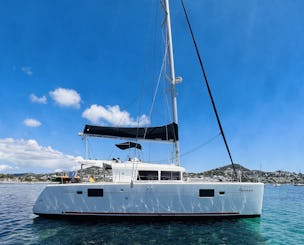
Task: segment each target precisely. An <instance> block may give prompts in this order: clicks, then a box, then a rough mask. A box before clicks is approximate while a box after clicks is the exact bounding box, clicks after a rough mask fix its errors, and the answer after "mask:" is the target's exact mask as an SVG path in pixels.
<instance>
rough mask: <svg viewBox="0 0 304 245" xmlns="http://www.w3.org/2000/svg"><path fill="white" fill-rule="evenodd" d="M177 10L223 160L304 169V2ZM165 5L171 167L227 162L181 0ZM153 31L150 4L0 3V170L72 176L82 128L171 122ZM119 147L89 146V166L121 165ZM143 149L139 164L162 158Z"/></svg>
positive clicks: (155, 23) (81, 152)
mask: <svg viewBox="0 0 304 245" xmlns="http://www.w3.org/2000/svg"><path fill="white" fill-rule="evenodd" d="M184 1H185V5H186V8H187V10H188V15H189V18H190V22H191V25H192V28H193V31H194V34H195V37H196V41H197V44H198V48H199V50H200V53H201V56H202V59H203V62H204V65H205V70H206V73H207V77H208V80H209V83H210V86H211V89H212V92H213V96H214V99H215V103H216V105H217V108H218V112H219V115H220V118H221V121H222V125H223V128H224V131H225V135H226V138H227V141H228V144H229V146H230V150H231V153H232V157H233V160H234V162H235V163H239V164H241V165H243V166H245V167H247V168H249V169H259V170H264V171H275V170H287V171H294V172H301V171H302V172H303V171H304V165H303V163H304V162H303V160H304V127H303V125H304V82H303V81H304V59H303V57H304V47H303V43H304V15H303V12H304V2H303V1H301V0H293V1H284V0H269V1H264V0H250V1H243V0H231V1H225V0H218V1H213V0H204V1H201V0H191V1H190V0H184ZM170 7H171V22H172V34H173V48H174V57H175V73H176V76H181V77H182V78H183V81H182V83H181V84H178V85H177V95H178V120H179V138H180V147H181V165H182V166H183V167H185V168H186V170H187V171H188V172H201V171H205V170H209V169H213V168H216V167H220V166H223V165H226V164H229V157H228V154H227V152H226V150H225V146H224V143H223V140H222V138H221V137H219V128H218V126H217V124H216V119H215V116H214V113H213V111H212V107H211V103H210V100H209V97H208V94H207V90H206V86H205V84H204V80H203V77H202V73H201V70H200V67H199V63H198V60H197V56H196V53H195V50H194V48H193V43H192V41H191V37H190V33H189V30H188V28H187V25H186V20H185V17H184V14H183V12H182V7H181V4H180V1H176V0H174V1H171V4H170ZM161 25H162V15H161V7H160V6H159V1H158V0H131V1H122V0H111V1H107V0H103V1H100V0H90V1H84V0H83V1H82V0H76V1H72V0H61V1H50V0H41V1H35V0H27V1H21V0H10V1H1V8H0V31H1V33H0V82H1V86H0V111H1V114H0V115H1V116H0V173H23V172H35V173H45V172H53V171H55V170H59V169H61V170H72V169H75V168H77V167H79V164H78V163H77V160H79V159H83V158H85V157H86V152H85V141H84V140H83V139H82V138H81V137H79V136H78V133H79V132H81V131H82V130H83V128H84V126H85V124H92V125H104V126H117V125H119V126H136V125H138V123H139V124H140V125H145V126H157V125H163V124H167V123H170V122H171V117H172V116H171V114H170V113H168V108H167V104H168V102H167V99H166V98H167V97H163V96H161V94H168V91H167V86H168V81H166V79H165V78H164V76H160V75H159V74H160V71H161V70H162V64H163V63H162V62H163V54H164V51H163V44H164V42H163V34H162V28H161ZM159 80H164V81H161V82H162V83H161V84H165V85H159V89H158V90H155V88H156V87H157V84H158V81H159ZM155 91H157V92H155ZM154 95H155V98H156V100H155V103H152V101H153V98H154ZM152 104H153V105H154V106H153V107H152V108H153V109H151V105H152ZM151 112H152V113H151ZM120 142H121V141H118V142H117V141H114V140H107V139H100V138H98V139H96V138H90V139H89V140H88V146H89V152H88V157H89V158H90V159H97V158H101V159H110V158H112V157H117V156H118V157H121V158H122V159H123V157H126V155H128V154H131V153H132V152H127V153H123V152H120V151H119V150H118V149H115V147H114V144H115V143H120ZM142 144H143V151H142V152H141V153H140V157H141V158H142V160H146V161H153V162H154V161H160V162H162V161H163V160H166V159H169V158H170V157H168V156H166V155H167V154H168V152H169V153H170V151H172V150H171V145H168V144H165V143H161V144H156V145H157V146H155V143H151V142H143V143H142ZM163 149H164V150H163ZM169 155H170V154H169Z"/></svg>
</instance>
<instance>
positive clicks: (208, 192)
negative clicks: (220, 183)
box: [199, 189, 214, 197]
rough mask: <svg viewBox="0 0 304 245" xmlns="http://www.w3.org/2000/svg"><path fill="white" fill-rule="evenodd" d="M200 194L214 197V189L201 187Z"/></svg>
mask: <svg viewBox="0 0 304 245" xmlns="http://www.w3.org/2000/svg"><path fill="white" fill-rule="evenodd" d="M199 196H200V197H214V189H200V190H199Z"/></svg>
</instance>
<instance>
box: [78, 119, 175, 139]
mask: <svg viewBox="0 0 304 245" xmlns="http://www.w3.org/2000/svg"><path fill="white" fill-rule="evenodd" d="M83 134H84V135H87V136H93V137H105V138H128V139H141V140H156V141H172V142H175V141H178V126H177V124H176V123H171V124H168V125H165V126H161V127H145V128H127V127H103V126H93V125H85V128H84V130H83Z"/></svg>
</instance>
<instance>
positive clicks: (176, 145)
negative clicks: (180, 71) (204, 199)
mask: <svg viewBox="0 0 304 245" xmlns="http://www.w3.org/2000/svg"><path fill="white" fill-rule="evenodd" d="M164 4H165V6H164V7H165V14H166V27H167V41H168V51H169V64H170V83H171V98H172V110H173V122H174V123H176V124H178V116H177V99H176V90H175V85H176V78H175V70H174V57H173V45H172V33H171V19H170V8H169V0H165V1H164ZM174 150H175V165H177V166H179V165H180V159H179V153H180V150H179V141H178V140H176V141H175V142H174Z"/></svg>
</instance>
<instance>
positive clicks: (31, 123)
mask: <svg viewBox="0 0 304 245" xmlns="http://www.w3.org/2000/svg"><path fill="white" fill-rule="evenodd" d="M23 123H24V125H25V126H28V127H32V128H37V127H39V126H41V122H39V121H38V120H36V119H34V118H27V119H25V120H24V121H23Z"/></svg>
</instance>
